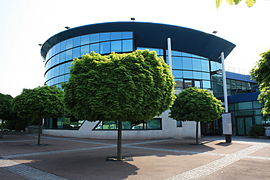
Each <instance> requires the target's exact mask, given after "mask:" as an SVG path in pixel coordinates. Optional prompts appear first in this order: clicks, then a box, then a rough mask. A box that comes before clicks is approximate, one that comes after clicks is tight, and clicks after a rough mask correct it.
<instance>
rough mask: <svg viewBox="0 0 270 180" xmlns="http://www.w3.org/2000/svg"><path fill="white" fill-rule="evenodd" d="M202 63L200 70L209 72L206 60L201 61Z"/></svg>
mask: <svg viewBox="0 0 270 180" xmlns="http://www.w3.org/2000/svg"><path fill="white" fill-rule="evenodd" d="M201 63H202V70H203V71H207V72H209V62H208V61H201Z"/></svg>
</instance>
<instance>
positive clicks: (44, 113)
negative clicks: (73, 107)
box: [13, 86, 64, 120]
mask: <svg viewBox="0 0 270 180" xmlns="http://www.w3.org/2000/svg"><path fill="white" fill-rule="evenodd" d="M63 100H64V93H63V91H61V90H60V89H58V88H56V87H50V86H42V87H37V88H34V89H24V90H23V92H22V93H21V94H20V95H18V96H17V97H15V98H14V100H13V108H14V111H15V112H16V113H17V115H18V116H19V117H20V118H22V119H28V120H40V119H42V118H45V117H59V116H62V115H63V113H64V101H63Z"/></svg>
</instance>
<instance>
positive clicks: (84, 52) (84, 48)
mask: <svg viewBox="0 0 270 180" xmlns="http://www.w3.org/2000/svg"><path fill="white" fill-rule="evenodd" d="M89 52H90V51H89V45H86V46H82V47H81V55H85V54H87V53H89Z"/></svg>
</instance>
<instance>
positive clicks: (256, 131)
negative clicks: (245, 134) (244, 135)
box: [249, 124, 265, 137]
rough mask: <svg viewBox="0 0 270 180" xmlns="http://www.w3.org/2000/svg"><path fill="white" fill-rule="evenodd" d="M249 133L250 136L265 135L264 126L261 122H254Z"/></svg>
mask: <svg viewBox="0 0 270 180" xmlns="http://www.w3.org/2000/svg"><path fill="white" fill-rule="evenodd" d="M249 135H250V136H252V137H258V136H265V128H264V126H263V125H261V124H255V125H253V126H252V127H251V129H250V131H249Z"/></svg>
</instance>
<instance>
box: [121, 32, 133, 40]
mask: <svg viewBox="0 0 270 180" xmlns="http://www.w3.org/2000/svg"><path fill="white" fill-rule="evenodd" d="M131 38H133V37H132V32H122V39H131Z"/></svg>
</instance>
